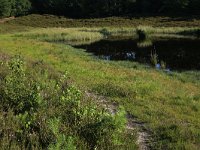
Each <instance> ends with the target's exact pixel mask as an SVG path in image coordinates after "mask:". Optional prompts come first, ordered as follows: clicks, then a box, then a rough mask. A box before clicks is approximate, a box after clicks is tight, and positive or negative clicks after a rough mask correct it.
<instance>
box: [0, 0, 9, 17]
mask: <svg viewBox="0 0 200 150" xmlns="http://www.w3.org/2000/svg"><path fill="white" fill-rule="evenodd" d="M11 12H12V5H11V2H10V1H8V0H0V17H2V16H3V17H8V16H10V15H11Z"/></svg>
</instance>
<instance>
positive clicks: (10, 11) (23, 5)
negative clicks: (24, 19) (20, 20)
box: [0, 0, 31, 17]
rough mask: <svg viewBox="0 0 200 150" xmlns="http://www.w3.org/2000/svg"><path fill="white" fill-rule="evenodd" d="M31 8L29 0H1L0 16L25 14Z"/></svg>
mask: <svg viewBox="0 0 200 150" xmlns="http://www.w3.org/2000/svg"><path fill="white" fill-rule="evenodd" d="M30 8H31V2H30V1H29V0H0V16H1V17H10V16H19V15H25V14H26V13H28V11H29V10H30Z"/></svg>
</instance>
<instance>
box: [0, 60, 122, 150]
mask: <svg viewBox="0 0 200 150" xmlns="http://www.w3.org/2000/svg"><path fill="white" fill-rule="evenodd" d="M34 65H35V64H34ZM25 66H26V65H25V63H24V61H23V60H22V59H21V58H20V57H15V58H14V59H12V60H11V61H9V62H7V63H5V62H3V63H1V65H0V74H1V75H2V77H1V78H0V81H1V85H0V98H1V101H0V105H1V107H0V125H1V129H0V147H1V148H2V149H10V148H15V149H49V150H53V149H55V150H60V149H66V150H75V149H92V150H93V149H96V148H99V149H113V148H114V147H116V146H118V145H122V135H123V132H124V129H125V124H126V118H125V111H124V110H123V109H121V110H120V111H119V112H118V113H117V114H116V115H115V116H112V115H111V114H109V113H108V112H107V111H105V109H103V108H101V107H100V106H97V105H96V104H95V103H94V102H92V101H94V100H90V99H89V98H88V97H84V95H83V94H82V93H81V91H80V90H78V89H77V88H76V87H74V86H72V85H70V84H68V81H67V80H68V76H67V75H63V76H61V77H60V78H57V79H55V78H52V77H51V75H49V74H48V73H47V72H48V71H41V70H40V71H38V70H33V67H30V68H31V69H30V68H26V67H25ZM34 68H37V67H34ZM40 69H41V68H40ZM5 70H7V71H5ZM5 114H6V115H5Z"/></svg>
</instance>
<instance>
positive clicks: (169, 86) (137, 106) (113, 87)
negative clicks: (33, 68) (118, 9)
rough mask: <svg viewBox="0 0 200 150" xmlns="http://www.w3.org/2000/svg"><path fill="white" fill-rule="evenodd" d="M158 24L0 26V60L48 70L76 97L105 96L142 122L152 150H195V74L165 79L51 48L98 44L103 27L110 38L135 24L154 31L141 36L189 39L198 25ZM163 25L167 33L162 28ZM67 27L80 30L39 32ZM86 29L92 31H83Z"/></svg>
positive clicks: (199, 143)
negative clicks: (16, 59) (65, 79)
mask: <svg viewBox="0 0 200 150" xmlns="http://www.w3.org/2000/svg"><path fill="white" fill-rule="evenodd" d="M45 18H46V19H45ZM34 19H36V20H37V21H36V20H34ZM115 19H116V18H115ZM157 19H158V20H160V21H158V22H156V23H155V20H154V19H153V18H146V19H145V21H144V19H136V20H137V21H138V22H137V21H135V20H131V19H130V18H127V19H125V20H128V21H125V22H124V20H123V19H121V18H117V21H119V22H116V25H119V26H122V27H124V28H111V27H107V26H112V18H111V19H110V18H107V19H92V20H69V19H66V18H62V17H61V18H58V17H55V16H38V15H32V16H26V17H22V18H18V19H16V20H12V21H10V22H8V23H6V24H3V25H0V31H1V35H0V54H6V55H8V56H14V55H17V54H19V55H21V56H22V57H23V58H24V59H25V60H26V61H28V62H38V63H39V62H42V63H44V64H47V65H48V66H49V67H50V68H53V70H51V69H50V70H49V71H52V72H62V73H64V72H65V71H67V73H68V76H69V78H70V81H71V82H72V83H73V84H74V85H75V86H77V87H78V88H79V89H81V91H89V92H91V93H95V94H97V95H101V96H105V97H106V98H107V99H108V100H109V101H111V102H116V103H118V104H119V105H122V106H123V107H124V108H125V110H126V111H127V112H129V113H130V114H132V115H133V116H135V117H136V118H137V120H138V121H140V122H145V124H146V126H147V127H148V129H149V131H150V132H151V134H152V138H153V141H154V142H152V145H153V146H152V147H153V149H187V150H198V149H199V147H200V126H199V124H200V119H199V116H200V78H199V77H200V72H199V71H190V72H187V71H185V72H181V73H178V72H173V73H172V74H168V73H165V72H163V71H158V70H155V69H154V68H147V67H146V66H144V65H141V64H138V63H136V62H128V61H123V62H122V61H118V62H112V61H111V62H110V61H109V62H108V61H104V60H97V59H95V58H94V57H93V56H92V55H90V54H87V53H85V52H84V50H78V49H75V48H73V47H71V46H69V45H66V44H63V43H55V42H57V41H60V42H62V41H74V40H75V41H93V40H99V39H102V38H104V36H105V32H102V31H105V30H104V29H105V27H107V28H106V31H107V32H109V34H113V35H116V34H118V33H124V34H129V35H130V34H133V33H135V31H136V29H137V28H135V27H136V25H138V23H139V22H141V25H148V26H150V25H152V26H154V27H156V26H158V27H159V28H153V27H143V29H142V30H145V31H148V32H150V33H151V34H152V33H154V34H155V33H157V34H181V33H183V32H184V33H185V32H186V31H190V32H189V33H192V35H193V33H194V31H198V30H199V29H198V27H197V26H198V25H199V23H200V21H199V20H191V21H175V20H173V21H167V18H157ZM164 20H166V21H164ZM43 21H44V22H43ZM101 22H103V23H102V25H101ZM97 23H98V24H97ZM139 24H140V23H139ZM162 25H163V26H170V27H169V28H162ZM25 26H28V27H25ZM72 26H73V27H79V26H84V28H70V29H68V28H46V29H44V28H42V29H41V28H39V27H72ZM90 26H93V27H95V28H90V29H89V28H87V27H90ZM99 26H103V27H104V26H105V27H104V28H100V27H99ZM160 26H161V27H160ZM33 27H34V28H33ZM36 27H37V28H36ZM22 31H23V32H22ZM5 33H7V34H5ZM27 37H28V38H27ZM0 58H1V57H0Z"/></svg>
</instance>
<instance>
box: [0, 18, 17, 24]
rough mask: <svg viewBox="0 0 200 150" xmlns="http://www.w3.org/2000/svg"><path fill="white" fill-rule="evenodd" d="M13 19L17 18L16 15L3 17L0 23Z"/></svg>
mask: <svg viewBox="0 0 200 150" xmlns="http://www.w3.org/2000/svg"><path fill="white" fill-rule="evenodd" d="M13 19H15V17H9V18H3V19H0V23H4V22H7V21H9V20H13Z"/></svg>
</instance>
